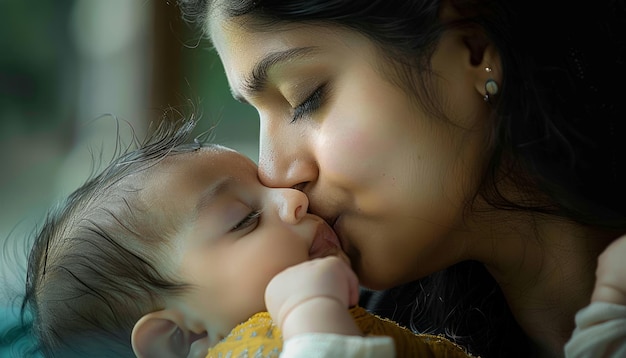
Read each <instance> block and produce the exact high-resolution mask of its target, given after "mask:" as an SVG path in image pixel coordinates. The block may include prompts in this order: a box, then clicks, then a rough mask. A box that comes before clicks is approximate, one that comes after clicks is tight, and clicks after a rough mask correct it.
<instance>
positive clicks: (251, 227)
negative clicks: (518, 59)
mask: <svg viewBox="0 0 626 358" xmlns="http://www.w3.org/2000/svg"><path fill="white" fill-rule="evenodd" d="M158 170H159V171H158V175H150V176H147V182H146V185H145V186H144V187H143V189H142V195H143V200H144V201H145V203H146V205H147V207H149V208H155V209H156V210H154V211H151V213H152V214H153V215H154V216H153V218H154V219H155V220H164V219H169V220H172V218H173V220H174V222H178V223H180V225H178V229H177V230H176V232H175V233H174V234H172V236H173V238H172V244H171V245H172V249H171V250H170V254H171V258H172V261H171V262H164V263H162V267H163V268H164V269H166V270H167V271H168V272H173V273H174V274H175V275H176V277H177V278H178V279H180V280H182V281H183V282H186V283H187V284H190V285H192V286H193V287H192V289H191V290H189V291H188V292H185V293H184V294H182V295H181V296H179V297H172V298H168V299H166V304H165V307H164V309H163V310H160V311H157V312H152V313H150V314H148V315H146V316H144V317H143V318H142V319H141V320H140V321H139V322H138V323H137V324H136V326H135V330H134V332H133V346H134V349H135V352H136V353H137V355H138V356H140V357H142V356H150V353H146V352H159V353H158V354H159V356H163V354H165V353H163V352H175V351H177V349H176V348H175V347H174V348H172V345H168V344H167V342H169V341H170V336H168V335H165V336H155V335H154V332H157V331H158V332H162V331H167V332H174V331H175V330H176V329H178V330H180V331H181V332H182V335H183V341H184V342H187V343H186V344H188V345H189V346H190V348H189V352H188V354H185V356H188V357H195V356H198V357H204V356H205V355H206V352H207V351H206V349H207V348H208V347H210V346H213V345H215V344H216V343H217V342H218V341H219V340H220V339H222V338H223V337H225V336H226V335H228V333H229V332H230V330H231V329H232V328H234V327H235V326H236V325H237V324H239V323H241V322H244V321H246V320H247V319H248V318H249V317H251V316H252V315H254V314H255V313H257V312H261V311H267V310H268V308H271V310H270V313H271V314H273V315H276V316H277V317H278V319H277V322H279V325H280V326H281V327H282V326H283V325H285V324H288V326H287V327H286V328H287V330H286V332H285V333H286V334H285V337H286V338H288V337H291V336H292V335H295V334H298V333H302V332H310V331H313V332H315V331H321V332H329V333H330V332H336V333H342V334H359V331H358V329H357V328H356V326H355V324H354V322H353V321H352V319H351V317H350V316H349V313H348V311H347V307H348V306H349V305H353V304H355V303H356V301H357V299H358V281H357V278H356V275H355V274H354V273H353V272H352V271H351V270H350V268H349V260H348V258H347V257H346V255H345V254H344V253H343V251H341V249H340V247H339V243H338V241H337V239H336V236H335V234H334V233H333V232H332V230H331V229H330V228H329V227H328V225H327V224H326V222H324V220H322V219H321V218H320V217H318V216H316V215H313V214H311V213H308V212H307V206H308V200H307V197H306V195H305V194H304V193H302V192H301V191H298V190H295V189H284V188H269V187H266V186H264V185H262V184H261V182H260V181H259V180H258V176H257V167H256V165H255V164H254V162H252V161H251V160H250V159H249V158H246V157H245V156H242V155H241V154H239V153H237V152H235V151H232V150H229V149H226V148H217V149H213V148H209V149H207V148H204V149H201V150H199V151H197V152H193V153H187V154H181V155H175V156H171V157H168V158H166V159H164V160H163V161H162V162H161V163H159V164H158ZM163 188H167V190H163ZM159 208H163V209H161V210H159ZM326 258H327V259H326ZM316 259H317V260H316ZM311 260H314V261H311ZM320 261H321V262H320ZM303 263H304V264H305V265H301V267H299V266H298V265H299V264H303ZM294 266H295V268H294ZM287 268H292V270H290V271H287V272H286V273H285V275H283V276H281V275H279V274H280V273H282V272H283V271H284V270H285V269H287ZM277 275H278V278H277V279H276V277H277ZM281 277H282V278H281ZM273 279H276V282H274V283H273V285H272V286H271V287H272V288H271V289H268V291H267V292H266V287H267V286H268V284H269V283H270V281H272V280H273ZM266 294H267V297H268V299H270V301H269V304H268V305H266V303H265V299H264V296H265V295H266ZM318 296H321V297H318ZM329 301H330V302H329ZM310 309H315V310H316V311H317V314H318V315H320V322H317V323H325V324H324V325H316V324H310V322H307V321H306V320H304V321H303V320H302V319H301V318H299V317H300V316H302V315H303V313H302V312H308V310H310ZM320 312H321V314H320ZM325 314H328V316H325ZM290 317H292V318H290ZM324 317H326V318H325V319H324ZM288 318H289V319H288ZM146 322H148V324H145V323H146ZM155 322H156V325H151V324H155ZM168 322H171V323H174V324H175V325H167V323H168ZM305 323H306V324H305ZM314 323H315V322H314ZM330 323H333V325H332V326H329V324H330ZM157 325H160V326H158V327H161V328H163V329H156V330H154V329H153V330H150V329H144V328H146V327H153V328H154V327H157ZM292 327H293V328H292ZM145 332H151V333H147V335H145V334H146V333H145ZM159 334H160V333H159ZM142 337H143V338H142ZM146 337H147V339H144V338H146ZM157 338H158V339H157ZM149 341H154V342H157V341H158V342H166V343H163V344H162V345H158V344H155V346H154V347H150V348H143V349H142V348H141V347H142V344H144V343H142V342H149ZM179 353H180V352H179ZM172 356H181V355H180V354H172Z"/></svg>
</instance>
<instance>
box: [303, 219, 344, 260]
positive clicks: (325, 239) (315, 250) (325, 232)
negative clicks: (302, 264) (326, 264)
mask: <svg viewBox="0 0 626 358" xmlns="http://www.w3.org/2000/svg"><path fill="white" fill-rule="evenodd" d="M340 251H341V243H340V242H339V239H338V238H337V235H336V234H335V232H334V231H333V229H331V228H330V226H328V224H326V222H325V221H322V222H321V223H320V225H319V226H318V227H317V231H316V232H315V237H314V238H313V243H312V244H311V248H310V249H309V257H310V258H311V259H315V258H320V257H325V256H329V255H336V254H337V253H338V252H340Z"/></svg>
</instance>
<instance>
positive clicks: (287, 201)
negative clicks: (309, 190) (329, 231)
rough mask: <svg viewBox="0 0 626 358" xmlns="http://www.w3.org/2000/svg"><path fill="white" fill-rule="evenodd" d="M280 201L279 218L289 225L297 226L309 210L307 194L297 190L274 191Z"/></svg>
mask: <svg viewBox="0 0 626 358" xmlns="http://www.w3.org/2000/svg"><path fill="white" fill-rule="evenodd" d="M274 190H276V193H277V200H278V201H279V216H280V218H281V220H282V221H284V222H286V223H288V224H297V223H298V222H299V221H300V219H302V218H303V217H304V216H305V215H306V213H307V210H308V209H309V199H308V198H307V196H306V194H304V193H303V192H301V191H300V190H296V189H290V188H289V189H274Z"/></svg>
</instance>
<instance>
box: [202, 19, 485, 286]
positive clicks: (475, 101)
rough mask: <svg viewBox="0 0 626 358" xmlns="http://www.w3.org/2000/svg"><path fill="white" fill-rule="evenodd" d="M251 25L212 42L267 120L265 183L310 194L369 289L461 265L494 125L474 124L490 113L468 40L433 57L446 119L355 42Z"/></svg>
mask: <svg viewBox="0 0 626 358" xmlns="http://www.w3.org/2000/svg"><path fill="white" fill-rule="evenodd" d="M244 20H245V17H241V18H235V19H230V20H228V19H226V20H225V19H218V18H214V19H213V20H212V23H211V29H210V31H211V32H210V34H211V38H212V41H213V43H214V45H215V47H216V49H217V51H218V53H219V55H220V57H221V60H222V62H223V64H224V68H225V70H226V74H227V77H228V81H229V84H230V86H231V90H232V92H233V95H234V96H235V97H236V98H238V99H240V100H241V101H243V102H246V103H249V104H250V105H252V106H254V107H255V108H256V109H257V110H258V113H259V117H260V122H261V123H260V128H261V133H260V136H261V138H260V158H259V176H260V178H261V180H262V182H263V183H264V184H266V185H268V186H273V187H294V186H295V187H297V188H299V189H301V190H303V191H304V192H306V193H307V194H308V196H309V201H310V205H309V210H310V212H313V213H315V214H317V215H320V216H322V217H323V218H324V219H325V220H327V222H328V223H329V224H331V225H332V226H333V228H334V229H335V230H336V232H337V234H338V236H339V237H340V239H341V243H342V246H343V249H344V250H345V251H346V252H347V254H348V255H349V256H350V259H351V262H352V264H353V268H354V270H355V272H356V273H357V274H358V275H359V278H360V280H361V284H363V285H365V286H368V287H371V288H376V289H381V288H387V287H391V286H394V285H396V284H399V283H403V282H407V281H410V280H413V279H417V278H419V277H422V276H424V275H427V274H429V273H432V272H434V271H436V270H439V269H443V268H445V267H447V266H449V265H451V264H453V263H455V262H458V261H459V260H462V259H464V258H465V257H464V255H466V251H465V249H466V236H465V235H467V234H466V233H465V232H464V231H466V227H465V226H464V222H463V221H462V218H463V217H462V214H463V209H464V208H465V204H466V202H467V201H468V200H470V199H471V198H472V196H473V195H474V194H475V192H476V190H477V183H478V178H479V176H480V175H481V173H482V167H483V162H482V160H483V159H482V158H483V157H484V156H485V154H486V151H487V146H488V145H487V143H488V133H489V127H488V126H487V124H486V123H484V122H485V121H478V120H477V118H486V117H487V111H488V106H487V105H486V104H485V102H484V101H483V100H482V98H481V96H480V94H479V93H478V92H479V91H477V90H476V84H475V83H476V79H475V78H474V77H472V76H471V75H469V74H468V73H469V72H470V71H467V70H466V67H468V66H470V64H469V63H470V54H469V52H468V51H467V49H466V48H465V45H464V43H463V41H460V40H459V38H458V36H456V35H455V34H453V33H450V34H446V35H444V36H443V38H442V40H441V42H440V45H439V47H438V49H437V50H436V52H435V54H434V57H433V70H434V71H435V75H434V78H435V83H436V87H435V88H432V89H431V90H432V91H437V94H441V98H442V100H443V102H442V103H443V108H444V112H445V115H446V117H447V118H446V119H442V118H434V117H433V116H431V115H429V114H427V113H426V111H425V110H423V109H422V108H421V106H420V105H419V104H417V101H416V100H415V99H414V98H413V97H412V96H410V95H408V91H405V90H403V89H402V88H399V87H398V86H396V85H394V84H393V83H392V82H394V81H391V80H390V77H389V76H388V75H387V74H389V73H392V72H393V70H392V68H391V66H390V65H389V64H388V63H387V62H386V60H385V59H384V57H383V56H382V53H381V52H380V50H379V49H378V47H376V46H375V45H374V44H373V43H372V42H371V41H370V40H368V38H366V37H364V36H362V35H360V34H359V33H357V32H354V31H351V30H346V29H343V28H340V27H329V26H326V27H321V26H313V25H289V26H284V27H281V28H277V29H275V30H272V31H253V30H250V29H248V28H247V27H246V26H245V21H244ZM464 48H465V50H464ZM465 61H466V62H467V66H465V67H464V66H463V65H462V63H464V62H465ZM396 82H397V81H396ZM483 83H484V82H483Z"/></svg>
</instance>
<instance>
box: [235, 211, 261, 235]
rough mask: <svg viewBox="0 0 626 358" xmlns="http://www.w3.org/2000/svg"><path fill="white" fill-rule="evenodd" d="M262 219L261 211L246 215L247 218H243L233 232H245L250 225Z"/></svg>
mask: <svg viewBox="0 0 626 358" xmlns="http://www.w3.org/2000/svg"><path fill="white" fill-rule="evenodd" d="M260 217H261V210H255V211H253V212H251V213H250V214H248V215H246V217H245V218H243V220H241V221H240V222H238V223H237V224H236V225H235V226H233V228H232V229H231V231H239V230H243V229H245V228H247V227H249V226H250V225H252V224H255V223H256V222H257V221H258V220H259V218H260Z"/></svg>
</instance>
